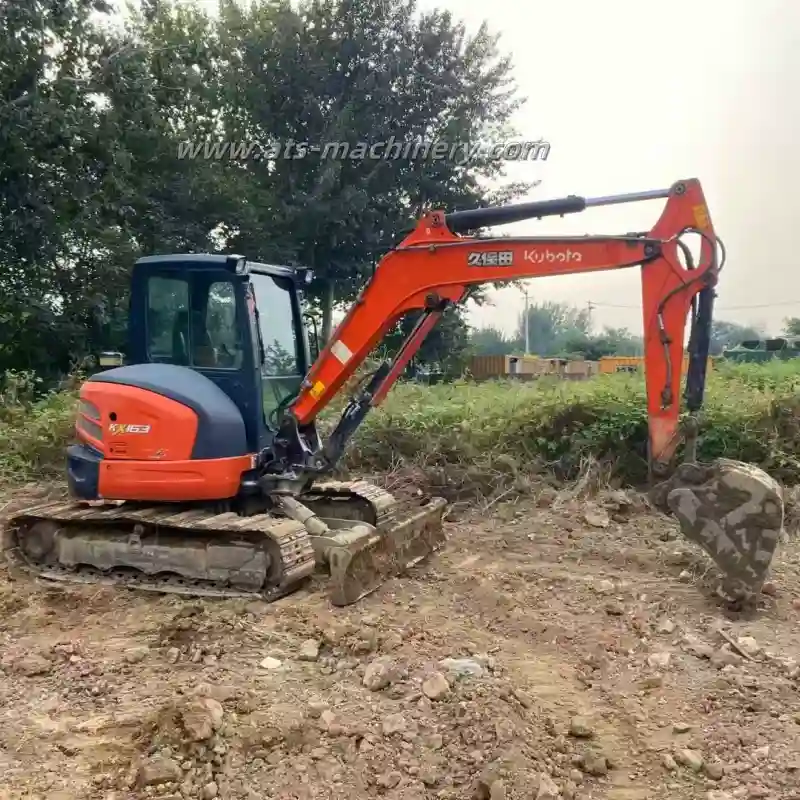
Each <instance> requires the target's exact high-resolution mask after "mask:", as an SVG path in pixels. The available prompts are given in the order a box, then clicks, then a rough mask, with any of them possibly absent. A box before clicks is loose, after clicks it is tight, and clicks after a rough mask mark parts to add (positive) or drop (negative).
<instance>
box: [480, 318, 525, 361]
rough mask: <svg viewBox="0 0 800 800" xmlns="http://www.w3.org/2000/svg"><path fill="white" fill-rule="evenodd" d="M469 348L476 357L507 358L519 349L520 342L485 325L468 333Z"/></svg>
mask: <svg viewBox="0 0 800 800" xmlns="http://www.w3.org/2000/svg"><path fill="white" fill-rule="evenodd" d="M469 348H470V352H471V353H473V355H476V356H507V355H511V353H514V352H516V351H518V350H519V349H520V342H518V341H517V340H516V339H514V338H513V337H509V336H506V334H504V333H503V331H501V330H500V329H499V328H495V327H493V326H492V325H487V326H486V327H484V328H476V329H475V330H473V331H471V332H470V336H469Z"/></svg>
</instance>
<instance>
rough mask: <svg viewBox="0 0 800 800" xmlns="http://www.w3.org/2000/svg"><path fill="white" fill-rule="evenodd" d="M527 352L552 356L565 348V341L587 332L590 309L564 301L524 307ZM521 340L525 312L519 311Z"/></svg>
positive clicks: (579, 338) (584, 336) (581, 337)
mask: <svg viewBox="0 0 800 800" xmlns="http://www.w3.org/2000/svg"><path fill="white" fill-rule="evenodd" d="M527 314H528V341H529V347H530V352H531V353H534V354H536V355H539V356H554V355H560V354H562V353H565V352H568V345H570V344H571V343H575V342H580V341H585V340H586V339H588V338H589V337H590V336H591V330H592V313H591V311H590V310H589V309H580V308H576V307H575V306H571V305H569V304H568V303H551V302H547V303H534V304H532V305H531V306H529V307H528V312H527ZM516 338H517V339H518V340H519V341H521V342H522V343H523V346H524V342H525V312H523V313H522V314H520V320H519V324H518V326H517V337H516Z"/></svg>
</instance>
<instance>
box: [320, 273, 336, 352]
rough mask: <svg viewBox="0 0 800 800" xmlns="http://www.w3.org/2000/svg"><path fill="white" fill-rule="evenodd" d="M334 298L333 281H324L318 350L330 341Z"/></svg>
mask: <svg viewBox="0 0 800 800" xmlns="http://www.w3.org/2000/svg"><path fill="white" fill-rule="evenodd" d="M335 299H336V297H335V294H334V291H333V281H330V280H328V281H325V286H324V287H323V290H322V330H321V331H320V337H319V338H320V340H321V341H320V349H321V348H323V347H325V345H326V344H327V343H328V342H329V341H330V338H331V334H332V333H333V303H334V301H335Z"/></svg>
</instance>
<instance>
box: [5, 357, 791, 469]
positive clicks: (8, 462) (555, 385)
mask: <svg viewBox="0 0 800 800" xmlns="http://www.w3.org/2000/svg"><path fill="white" fill-rule="evenodd" d="M4 385H5V388H4V390H3V392H2V393H0V402H1V405H0V479H3V480H4V481H6V482H21V481H29V480H39V479H42V478H49V477H60V476H62V475H63V469H64V448H65V447H66V445H67V444H68V442H69V441H70V440H71V438H72V426H73V414H74V407H75V397H76V394H75V391H74V389H72V388H67V389H66V390H62V391H59V392H53V393H51V394H49V395H47V396H45V397H44V398H41V399H39V400H33V399H32V398H33V391H32V389H33V388H34V387H33V384H32V383H31V379H30V376H25V375H22V376H20V375H11V376H6V380H5V383H4ZM333 416H335V412H332V413H331V414H328V415H326V418H325V419H324V420H323V428H325V427H327V424H328V423H329V422H330V421H331V418H332V417H333ZM646 452H647V415H646V411H645V396H644V384H643V381H642V380H641V378H639V377H637V376H630V375H612V376H601V377H599V378H597V379H594V380H591V381H586V382H561V381H556V380H542V381H538V382H535V383H516V382H511V381H497V382H488V383H481V384H475V383H454V384H443V385H439V386H433V387H426V386H418V385H412V384H404V385H399V386H397V387H395V389H394V390H393V391H392V392H391V394H390V395H389V398H388V399H387V401H386V403H385V404H384V406H383V407H382V408H381V409H378V410H377V411H375V412H373V413H372V414H371V415H370V416H369V417H368V418H367V420H366V422H365V423H364V425H363V427H362V429H361V430H360V431H359V432H358V434H357V435H356V437H355V439H354V441H353V442H352V444H351V448H350V450H349V452H348V455H347V460H346V466H347V467H348V468H350V469H353V470H361V471H385V470H387V469H392V468H397V467H401V468H419V469H422V470H425V471H426V472H427V473H428V474H430V475H433V476H436V475H437V473H438V474H440V475H445V474H446V475H447V480H448V481H449V482H450V483H453V482H456V483H458V482H460V481H463V482H466V483H469V482H474V481H476V480H479V478H480V476H484V477H487V476H488V478H489V479H490V480H491V476H499V475H509V474H516V475H520V474H525V473H530V472H540V473H541V472H544V471H547V472H552V473H554V474H555V475H556V476H557V477H559V478H563V479H569V478H572V477H575V476H576V475H577V474H578V473H579V472H580V470H581V468H582V465H584V464H585V463H586V461H587V460H589V459H591V460H596V461H600V462H602V463H604V464H605V465H607V468H608V471H609V473H611V474H614V475H616V477H617V478H619V479H620V480H621V481H622V482H624V483H632V484H639V483H641V482H643V481H644V479H645V478H646ZM699 456H700V457H701V458H703V459H712V458H716V457H720V456H725V457H727V458H734V459H738V460H742V461H749V462H752V463H755V464H757V465H758V466H761V467H762V468H764V469H765V470H767V471H768V472H769V473H771V474H772V475H773V476H774V477H776V478H778V479H779V480H781V481H783V482H785V483H787V484H796V483H800V363H798V362H776V363H770V364H767V365H760V364H744V365H725V366H723V367H721V368H719V369H716V370H714V371H713V372H712V373H711V374H710V376H709V385H708V391H707V394H706V408H705V411H704V414H703V417H702V427H701V439H700V443H699ZM439 482H441V481H439Z"/></svg>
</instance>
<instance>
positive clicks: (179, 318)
mask: <svg viewBox="0 0 800 800" xmlns="http://www.w3.org/2000/svg"><path fill="white" fill-rule="evenodd" d="M189 320H190V317H189V312H188V311H179V312H178V313H177V314H176V315H175V323H174V325H173V327H172V352H173V358H174V359H175V363H176V364H181V365H183V366H193V367H200V368H203V367H206V368H213V367H216V366H217V358H216V353H215V350H214V346H213V345H212V344H211V337H210V336H209V335H208V331H207V330H206V327H205V325H202V324H200V323H201V320H200V318H199V315H195V320H194V321H195V325H194V326H193V327H194V330H193V333H194V337H193V339H194V349H193V351H192V352H190V349H189ZM190 356H191V357H190Z"/></svg>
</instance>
